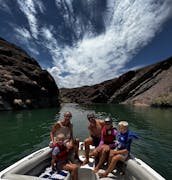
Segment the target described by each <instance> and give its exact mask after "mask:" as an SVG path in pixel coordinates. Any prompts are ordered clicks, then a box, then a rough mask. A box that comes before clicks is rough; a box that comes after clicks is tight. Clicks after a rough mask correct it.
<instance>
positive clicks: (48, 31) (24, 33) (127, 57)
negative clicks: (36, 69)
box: [0, 0, 172, 87]
mask: <svg viewBox="0 0 172 180" xmlns="http://www.w3.org/2000/svg"><path fill="white" fill-rule="evenodd" d="M97 1H98V0H97ZM0 2H4V1H2V0H0ZM87 2H88V4H89V2H90V3H91V1H87ZM49 3H50V2H49ZM17 4H18V6H19V9H20V10H21V12H22V13H23V14H24V16H25V17H26V18H27V20H28V25H29V28H28V29H27V28H26V27H28V25H27V26H23V27H20V26H19V25H18V26H17V25H16V26H15V27H14V29H15V32H16V36H17V39H18V40H19V41H20V42H22V43H23V44H25V45H26V46H27V48H28V49H29V51H31V52H32V53H33V54H36V55H38V54H39V52H38V51H37V47H36V46H37V45H38V46H40V47H41V48H42V49H46V51H48V52H49V54H50V56H51V58H52V60H53V67H52V68H48V71H49V72H50V73H51V74H52V75H53V77H54V78H55V80H56V82H57V85H58V86H59V87H78V86H83V85H92V84H96V83H100V82H102V81H104V80H107V79H111V78H114V77H115V76H119V75H120V74H121V73H124V72H125V71H126V70H128V68H127V67H126V64H127V63H128V62H129V61H131V59H132V57H133V55H135V54H137V53H138V52H139V51H140V50H141V49H142V48H143V47H144V46H145V45H147V44H148V43H149V42H150V41H151V40H152V39H153V38H154V37H155V36H156V35H157V33H158V32H159V31H161V28H162V25H163V23H164V22H165V21H166V20H167V19H168V18H169V17H171V15H172V14H171V12H172V1H171V0H158V1H157V0H144V1H142V0H137V1H136V0H123V1H121V0H109V1H107V5H106V6H107V12H104V17H103V18H104V21H105V22H106V23H105V24H106V31H105V32H104V33H103V34H100V35H99V36H95V35H94V33H92V32H91V28H89V27H88V28H87V31H85V30H83V29H82V28H83V26H82V25H80V23H82V22H81V21H79V20H78V17H74V16H75V15H76V14H74V11H73V9H72V8H73V6H72V1H69V0H68V1H60V0H55V4H56V8H57V9H56V10H58V11H59V10H62V11H63V20H64V22H63V23H64V24H65V23H68V22H69V24H67V25H68V28H69V26H72V27H74V31H75V32H76V34H77V33H78V37H79V36H80V34H81V33H80V31H82V33H83V32H84V33H85V34H83V37H84V38H83V39H82V40H81V39H79V40H78V42H75V46H72V47H71V46H67V45H66V46H65V45H63V46H62V45H61V44H59V41H58V38H57V36H58V37H59V36H61V35H63V33H59V32H58V30H61V31H62V29H60V28H59V26H58V25H57V24H56V21H55V20H56V18H54V19H53V20H54V21H51V22H50V20H49V21H45V20H46V19H47V18H48V17H46V16H47V14H46V13H47V12H48V11H47V9H46V7H45V6H44V4H43V1H41V0H37V1H35V0H17ZM2 7H6V10H7V11H8V6H7V5H5V4H4V3H3V5H2V4H1V5H0V8H2ZM61 7H63V8H62V9H60V8H61ZM83 8H84V7H83ZM54 10H55V9H54ZM68 12H70V13H71V14H70V15H72V17H71V16H69V14H67V13H68ZM39 13H41V14H42V19H40V14H39ZM55 13H57V12H53V15H54V14H55ZM91 13H94V12H91ZM57 14H58V13H57ZM38 17H39V18H38ZM44 17H45V18H44ZM72 18H74V19H72ZM53 23H54V24H53ZM72 23H76V24H74V25H73V24H72ZM86 25H87V26H89V23H88V24H87V23H86ZM57 27H58V28H57ZM75 27H76V28H75ZM84 27H85V26H84ZM61 31H60V32H61ZM66 31H67V30H66ZM69 33H70V32H69ZM90 34H91V35H90ZM62 38H64V39H66V37H62Z"/></svg>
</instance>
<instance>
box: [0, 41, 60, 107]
mask: <svg viewBox="0 0 172 180" xmlns="http://www.w3.org/2000/svg"><path fill="white" fill-rule="evenodd" d="M58 95H59V90H58V87H57V85H56V83H55V81H54V79H53V78H52V76H51V75H50V74H49V73H48V72H47V71H46V70H42V69H41V67H40V66H39V64H38V63H37V62H36V60H34V59H33V58H31V57H30V56H29V55H28V54H27V53H26V52H25V51H23V50H22V49H20V48H19V47H16V46H15V45H13V44H11V43H9V42H7V41H5V40H4V39H2V38H0V110H15V109H25V108H45V107H52V106H59V100H58Z"/></svg>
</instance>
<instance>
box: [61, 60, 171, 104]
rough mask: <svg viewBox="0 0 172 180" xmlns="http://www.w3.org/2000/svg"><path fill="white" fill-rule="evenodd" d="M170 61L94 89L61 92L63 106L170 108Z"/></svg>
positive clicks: (128, 73)
mask: <svg viewBox="0 0 172 180" xmlns="http://www.w3.org/2000/svg"><path fill="white" fill-rule="evenodd" d="M171 77H172V57H169V58H168V59H166V60H164V61H160V62H158V63H154V64H152V65H149V66H146V67H143V68H140V69H137V70H132V71H128V72H127V73H124V74H123V75H121V76H119V77H118V78H114V79H111V80H107V81H104V82H102V83H100V84H96V85H93V86H83V87H79V88H72V89H67V88H62V89H60V96H61V101H62V102H72V103H81V104H82V103H88V104H91V103H122V104H132V105H139V106H166V107H167V106H170V107H171V106H172V80H171Z"/></svg>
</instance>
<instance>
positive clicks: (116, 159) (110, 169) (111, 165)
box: [98, 154, 123, 177]
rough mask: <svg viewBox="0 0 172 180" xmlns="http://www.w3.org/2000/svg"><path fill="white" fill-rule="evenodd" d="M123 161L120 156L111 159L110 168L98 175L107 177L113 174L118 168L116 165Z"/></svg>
mask: <svg viewBox="0 0 172 180" xmlns="http://www.w3.org/2000/svg"><path fill="white" fill-rule="evenodd" d="M122 159H123V157H122V155H120V154H117V155H115V156H113V158H112V159H111V161H110V164H109V165H108V168H107V169H106V170H105V172H104V173H98V175H99V176H100V177H106V176H107V175H108V174H109V173H110V172H112V171H113V170H114V168H115V167H116V163H117V162H118V161H119V160H122Z"/></svg>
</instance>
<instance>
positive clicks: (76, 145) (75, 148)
mask: <svg viewBox="0 0 172 180" xmlns="http://www.w3.org/2000/svg"><path fill="white" fill-rule="evenodd" d="M78 150H79V139H78V138H76V139H75V141H74V151H75V158H76V159H79V156H78Z"/></svg>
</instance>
